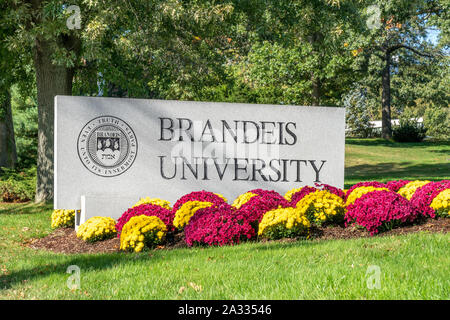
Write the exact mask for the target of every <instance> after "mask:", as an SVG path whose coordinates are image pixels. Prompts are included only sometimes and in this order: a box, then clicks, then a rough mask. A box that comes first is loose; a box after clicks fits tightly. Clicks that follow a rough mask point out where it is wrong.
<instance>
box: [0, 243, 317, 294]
mask: <svg viewBox="0 0 450 320" xmlns="http://www.w3.org/2000/svg"><path fill="white" fill-rule="evenodd" d="M320 244H321V243H319V242H312V241H308V240H299V241H295V242H284V243H283V242H279V243H277V242H275V243H274V242H269V243H257V242H253V241H249V242H246V243H243V244H242V245H241V246H240V247H236V246H225V247H222V248H221V249H224V250H223V251H221V252H220V255H221V256H222V257H223V256H227V255H228V254H229V253H230V251H229V250H234V249H238V250H243V251H245V252H249V253H251V252H253V251H255V250H274V251H276V250H280V249H287V248H292V247H299V246H316V245H320ZM248 245H252V247H251V248H249V247H248ZM214 249H215V247H196V248H194V249H188V248H182V249H174V250H151V251H146V252H142V253H124V252H118V253H106V254H79V255H57V256H56V255H55V256H54V257H50V258H49V261H48V262H47V263H45V264H43V265H39V266H35V267H32V268H24V269H21V270H18V271H12V272H11V273H10V274H6V275H5V274H4V275H0V293H1V291H2V290H7V289H11V288H12V287H13V286H14V285H19V284H22V283H23V282H24V281H33V280H39V279H41V278H46V277H49V276H51V275H53V274H57V275H60V276H63V277H64V280H63V281H66V280H67V278H68V277H69V276H70V275H69V274H68V273H67V268H68V267H69V266H72V265H75V266H78V267H79V268H80V271H81V278H82V277H83V273H87V272H96V271H104V270H110V269H113V268H117V267H121V266H124V265H128V264H129V265H132V264H135V263H137V262H139V263H142V264H144V265H148V268H151V267H152V264H155V263H160V262H164V263H168V262H170V261H171V260H174V259H176V260H180V259H184V258H189V257H192V256H196V259H197V258H199V259H209V253H207V254H202V251H203V250H205V251H211V255H212V256H215V255H217V252H216V251H215V250H214ZM199 251H200V252H199ZM53 259H54V260H53ZM52 260H53V261H52ZM205 261H206V260H205Z"/></svg>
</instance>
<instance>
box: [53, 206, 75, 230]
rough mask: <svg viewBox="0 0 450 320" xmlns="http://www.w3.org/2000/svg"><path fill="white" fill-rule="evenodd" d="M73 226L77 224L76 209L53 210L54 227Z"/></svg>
mask: <svg viewBox="0 0 450 320" xmlns="http://www.w3.org/2000/svg"><path fill="white" fill-rule="evenodd" d="M73 226H75V210H66V209H56V210H53V213H52V228H70V227H73Z"/></svg>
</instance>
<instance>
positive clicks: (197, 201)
mask: <svg viewBox="0 0 450 320" xmlns="http://www.w3.org/2000/svg"><path fill="white" fill-rule="evenodd" d="M223 203H226V199H225V198H224V197H223V196H222V195H219V194H216V193H212V192H208V191H195V192H191V193H189V194H187V195H184V196H182V197H181V198H180V199H178V201H177V202H176V203H175V205H174V206H173V209H172V211H173V214H174V220H173V225H174V226H175V227H176V228H177V229H179V230H182V229H183V228H184V227H185V226H186V225H187V224H188V222H189V219H190V218H191V217H192V216H193V215H194V214H195V213H196V212H197V210H199V209H202V208H207V207H211V206H213V205H221V204H223Z"/></svg>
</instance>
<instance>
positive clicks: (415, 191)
mask: <svg viewBox="0 0 450 320" xmlns="http://www.w3.org/2000/svg"><path fill="white" fill-rule="evenodd" d="M449 197H450V181H449V180H442V181H437V182H429V181H420V180H415V181H408V180H396V181H388V182H386V183H381V182H378V181H368V182H359V183H357V184H355V185H353V186H351V187H350V188H349V189H348V190H347V191H345V190H342V189H339V188H336V187H333V186H330V185H327V184H316V185H315V186H314V187H312V186H304V187H299V188H294V189H292V190H290V191H288V192H287V193H286V194H285V195H284V196H282V195H280V194H279V193H277V192H275V191H273V190H263V189H254V190H250V191H248V192H246V193H243V194H241V195H240V196H238V197H237V198H236V199H235V200H234V201H233V203H232V205H230V204H228V203H227V200H226V199H225V198H224V197H223V196H221V195H219V194H216V193H212V192H208V191H196V192H192V193H189V194H187V195H184V196H182V197H181V198H180V199H178V201H176V203H175V205H174V206H173V208H172V209H171V208H170V203H169V202H168V201H165V200H163V199H158V198H150V197H147V198H143V199H141V200H140V201H139V202H138V203H136V204H134V205H132V207H131V208H130V209H128V210H127V211H125V212H124V213H123V215H122V216H121V217H120V218H119V219H118V221H117V223H116V224H115V225H114V220H112V219H111V218H106V217H95V219H94V218H92V219H90V220H88V221H87V222H86V223H85V224H83V225H82V226H80V229H79V238H81V239H83V240H85V241H100V240H104V239H108V238H110V237H111V235H114V234H115V232H116V231H117V235H118V237H119V238H120V248H121V249H122V250H124V251H137V252H139V251H142V250H143V249H145V248H152V247H154V246H156V245H166V243H167V242H169V243H170V242H171V241H172V242H173V241H175V240H174V239H177V240H176V241H182V242H183V243H185V245H187V246H189V247H191V246H195V245H202V246H222V245H234V244H238V243H240V242H241V241H246V240H258V239H262V238H266V239H271V240H273V239H280V238H299V237H300V238H301V237H303V238H305V237H308V235H309V230H310V227H311V226H314V228H311V231H314V232H317V231H318V230H325V229H324V228H325V225H326V224H330V223H335V224H336V223H337V224H339V226H340V227H338V229H341V230H343V229H342V228H344V227H348V226H350V225H356V226H357V227H361V228H364V229H366V230H367V232H369V233H370V235H375V234H377V233H380V232H383V231H386V230H390V229H393V228H396V227H403V226H405V225H406V224H411V223H418V222H420V221H423V220H424V219H433V218H435V217H436V216H440V217H449V210H450V199H449ZM74 216H75V211H74V210H55V211H54V212H53V214H52V227H54V228H59V227H67V226H73V223H74ZM344 222H345V223H344ZM338 229H336V230H338ZM167 233H169V235H170V236H166V235H167ZM257 236H259V237H258V238H257ZM167 239H168V240H167Z"/></svg>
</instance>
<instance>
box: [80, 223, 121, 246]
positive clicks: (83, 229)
mask: <svg viewBox="0 0 450 320" xmlns="http://www.w3.org/2000/svg"><path fill="white" fill-rule="evenodd" d="M115 225H116V221H115V220H114V219H113V218H110V217H92V218H90V219H88V220H87V221H86V222H85V223H83V224H82V225H81V226H80V227H79V228H78V230H77V238H80V239H82V240H84V241H87V242H96V241H101V240H106V239H111V238H114V236H115V235H116V227H115Z"/></svg>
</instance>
